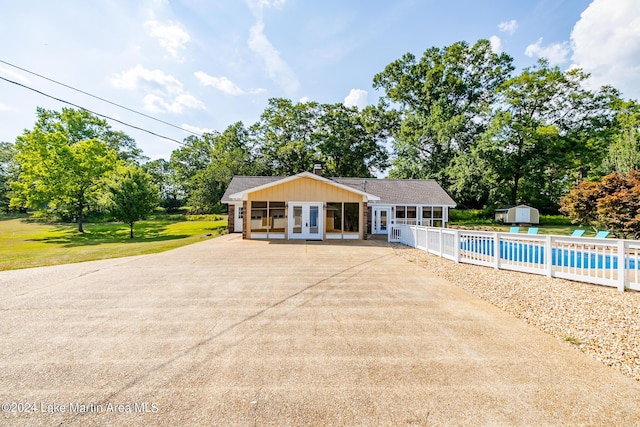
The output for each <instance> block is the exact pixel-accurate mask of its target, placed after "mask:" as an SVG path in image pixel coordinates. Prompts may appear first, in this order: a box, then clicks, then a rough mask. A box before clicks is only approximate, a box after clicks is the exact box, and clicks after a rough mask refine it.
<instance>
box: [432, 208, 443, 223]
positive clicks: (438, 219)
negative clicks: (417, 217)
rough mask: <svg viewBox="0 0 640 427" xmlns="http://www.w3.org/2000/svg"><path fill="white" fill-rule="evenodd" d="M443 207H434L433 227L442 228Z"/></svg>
mask: <svg viewBox="0 0 640 427" xmlns="http://www.w3.org/2000/svg"><path fill="white" fill-rule="evenodd" d="M442 220H443V217H442V206H434V207H433V226H434V227H442Z"/></svg>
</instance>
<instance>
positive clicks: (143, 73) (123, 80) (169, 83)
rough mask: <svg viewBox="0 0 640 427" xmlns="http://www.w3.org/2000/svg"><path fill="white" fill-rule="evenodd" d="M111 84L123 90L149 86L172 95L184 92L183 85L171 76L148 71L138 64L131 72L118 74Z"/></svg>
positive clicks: (157, 71)
mask: <svg viewBox="0 0 640 427" xmlns="http://www.w3.org/2000/svg"><path fill="white" fill-rule="evenodd" d="M111 84H112V85H113V86H114V87H117V88H121V89H139V88H140V87H141V86H142V85H144V84H147V85H149V86H152V87H153V88H155V89H160V90H163V91H166V92H168V93H170V94H178V93H181V92H182V83H180V81H179V80H178V79H176V78H175V77H173V76H172V75H170V74H165V72H164V71H162V70H148V69H146V68H144V67H143V66H142V65H140V64H138V65H136V66H135V67H134V68H132V69H130V70H129V71H124V72H122V73H116V74H115V75H114V76H113V77H112V78H111Z"/></svg>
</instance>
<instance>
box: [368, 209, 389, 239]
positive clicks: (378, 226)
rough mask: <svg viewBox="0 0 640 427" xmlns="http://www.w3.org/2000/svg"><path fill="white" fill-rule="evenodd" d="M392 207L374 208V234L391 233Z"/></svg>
mask: <svg viewBox="0 0 640 427" xmlns="http://www.w3.org/2000/svg"><path fill="white" fill-rule="evenodd" d="M390 220H391V209H390V208H373V221H372V224H373V230H372V234H389V223H390Z"/></svg>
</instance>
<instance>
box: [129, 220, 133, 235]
mask: <svg viewBox="0 0 640 427" xmlns="http://www.w3.org/2000/svg"><path fill="white" fill-rule="evenodd" d="M129 238H130V239H133V223H132V222H130V223H129Z"/></svg>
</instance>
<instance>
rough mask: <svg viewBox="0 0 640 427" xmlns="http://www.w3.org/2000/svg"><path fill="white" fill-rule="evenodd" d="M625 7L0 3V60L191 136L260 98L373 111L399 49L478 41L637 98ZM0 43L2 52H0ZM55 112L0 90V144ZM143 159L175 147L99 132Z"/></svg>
mask: <svg viewBox="0 0 640 427" xmlns="http://www.w3.org/2000/svg"><path fill="white" fill-rule="evenodd" d="M637 1H638V0H593V1H592V0H518V1H514V0H485V1H474V0H468V1H463V0H449V1H433V0H422V1H419V0H412V1H409V0H395V1H380V0H374V1H365V0H324V1H314V0H246V1H240V0H237V1H230V0H224V1H223V0H182V1H171V0H146V1H139V2H135V1H130V0H93V1H91V2H86V1H80V0H77V1H71V0H60V1H56V2H41V1H33V0H31V1H30V0H25V1H20V2H5V3H6V4H4V5H3V13H2V16H1V17H0V38H1V39H2V40H4V42H3V43H2V47H0V60H1V61H4V62H7V63H10V64H13V65H17V66H19V67H22V68H25V69H27V70H30V71H33V72H36V73H38V74H42V75H44V76H46V77H49V78H51V79H55V80H58V81H60V82H63V83H65V84H68V85H70V86H73V87H76V88H79V89H82V90H84V91H87V92H90V93H92V94H95V95H97V96H100V97H103V98H106V99H108V100H110V101H113V102H116V103H119V104H122V105H125V106H127V107H129V108H131V109H134V110H138V111H141V112H144V113H145V114H148V115H151V116H153V117H156V118H158V119H161V120H164V121H167V122H170V123H172V124H175V125H177V126H179V127H183V128H186V129H190V130H192V131H195V132H202V131H207V130H217V131H223V130H224V129H225V128H226V127H227V126H228V125H230V124H232V123H234V122H236V121H243V122H244V123H245V124H246V125H250V124H252V123H254V122H255V121H257V120H258V118H259V116H260V114H261V113H262V111H263V110H264V108H265V106H266V105H267V101H268V99H269V98H272V97H285V98H290V99H292V100H294V101H299V100H307V99H308V100H313V101H318V102H322V103H338V102H345V103H347V104H350V105H358V106H364V105H367V104H375V103H376V102H377V99H378V97H379V93H377V92H376V91H374V90H373V89H372V87H371V85H372V80H373V76H374V75H375V74H376V73H378V72H380V71H382V70H383V69H384V67H385V66H386V65H387V64H389V63H390V62H391V61H393V60H395V59H398V58H400V57H401V56H402V55H403V54H404V53H407V52H411V53H413V54H415V55H416V56H418V57H419V56H420V55H421V54H422V53H423V52H424V51H425V50H426V49H428V48H430V47H432V46H437V47H444V46H448V45H450V44H452V43H454V42H456V41H460V40H466V41H468V42H469V43H471V44H473V43H474V42H475V41H477V40H478V39H482V38H486V39H490V40H492V43H493V46H494V49H495V50H500V51H504V52H506V53H508V54H510V55H511V56H513V57H514V61H515V65H516V66H517V67H518V68H523V67H527V66H530V65H532V64H534V63H535V61H536V60H537V59H538V57H540V56H544V57H547V58H548V59H549V60H550V61H551V62H552V63H553V64H557V65H559V66H560V67H561V68H563V69H568V68H569V67H572V66H579V67H581V68H583V69H585V70H586V71H588V72H590V73H592V79H591V82H590V85H592V86H593V87H598V86H600V85H602V84H612V85H614V86H615V87H617V88H618V89H620V90H622V91H623V96H624V97H626V98H633V99H638V98H640V84H638V75H640V7H638V3H637ZM7 41H9V42H7ZM0 77H4V78H7V79H10V80H13V81H16V82H19V83H22V84H24V85H27V86H30V87H33V88H35V89H38V90H40V91H42V92H45V93H48V94H50V95H53V96H56V97H58V98H61V99H64V100H67V101H70V102H73V103H75V104H78V105H81V106H83V107H85V108H88V109H90V110H93V111H96V112H98V113H102V114H104V115H107V116H111V117H114V118H117V119H119V120H122V121H124V122H127V123H130V124H133V125H135V126H139V127H142V128H145V129H148V130H150V131H153V132H155V133H158V134H161V135H165V136H169V137H171V138H175V139H178V140H183V139H184V138H185V137H186V136H188V135H189V133H186V132H184V131H182V130H180V129H176V128H172V127H169V126H166V125H163V124H161V123H158V122H155V121H153V120H151V119H148V118H145V117H141V116H139V115H136V114H134V113H132V112H129V111H126V110H123V109H120V108H117V107H115V106H113V105H109V104H106V103H104V102H100V101H98V100H96V99H93V98H90V97H87V96H86V95H83V94H80V93H77V92H74V91H72V90H70V89H68V88H64V87H61V86H58V85H55V84H53V83H51V82H48V81H46V80H43V79H41V78H38V77H36V76H34V75H32V74H29V73H27V72H24V71H21V70H19V69H17V68H15V67H12V66H10V65H7V64H6V63H2V62H0ZM37 106H42V107H45V108H48V109H55V110H59V109H61V108H62V107H63V106H65V104H62V103H60V102H58V101H55V100H51V99H49V98H46V97H44V96H42V95H39V94H36V93H34V92H31V91H28V90H26V89H24V88H21V87H18V86H15V85H13V84H10V83H7V82H6V81H2V80H0V140H2V141H14V140H15V138H16V136H18V135H20V134H21V133H22V132H23V130H24V129H31V128H32V127H33V123H34V121H35V111H36V107H37ZM111 124H112V126H113V127H114V128H116V129H119V130H123V131H124V132H126V133H128V134H129V135H131V136H132V137H133V138H135V139H136V141H137V143H138V146H139V147H140V148H142V149H143V150H144V153H145V154H146V155H147V156H149V157H151V158H152V159H155V158H158V157H164V158H167V159H168V158H169V156H170V153H171V151H172V150H174V149H175V148H177V147H178V146H179V145H178V144H176V143H174V142H171V141H167V140H164V139H161V138H157V137H154V136H151V135H149V134H146V133H143V132H140V131H137V130H134V129H131V128H128V127H124V126H122V125H120V124H118V123H116V122H113V123H111Z"/></svg>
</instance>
